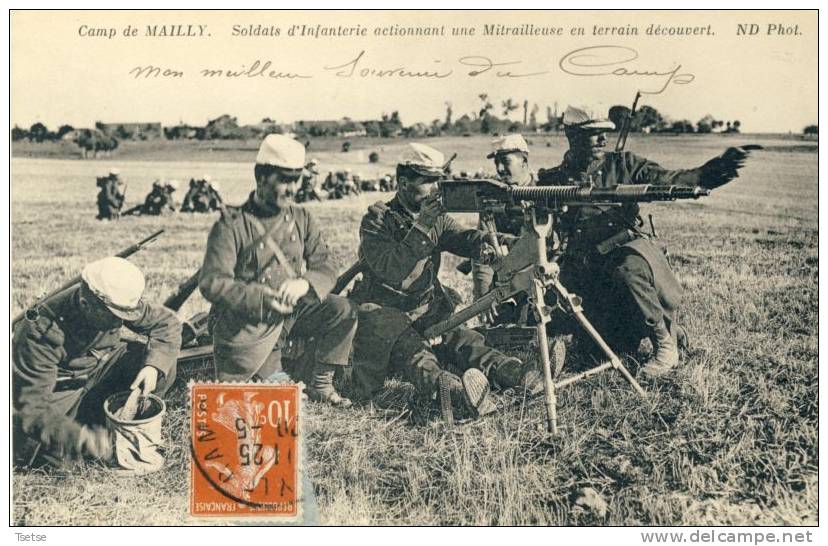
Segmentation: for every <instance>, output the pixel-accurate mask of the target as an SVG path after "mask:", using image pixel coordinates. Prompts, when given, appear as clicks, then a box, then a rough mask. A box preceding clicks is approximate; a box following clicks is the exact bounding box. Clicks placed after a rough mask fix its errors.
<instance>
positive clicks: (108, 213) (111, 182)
mask: <svg viewBox="0 0 828 546" xmlns="http://www.w3.org/2000/svg"><path fill="white" fill-rule="evenodd" d="M98 187H99V188H100V191H99V192H98V198H97V199H98V220H110V219H111V220H115V219H118V218H119V217H120V216H121V209H122V208H123V206H124V199H125V195H124V192H123V188H122V187H121V185H120V184H119V180H118V178H117V177H112V176H107V177H103V178H99V179H98Z"/></svg>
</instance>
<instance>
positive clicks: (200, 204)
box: [181, 174, 221, 212]
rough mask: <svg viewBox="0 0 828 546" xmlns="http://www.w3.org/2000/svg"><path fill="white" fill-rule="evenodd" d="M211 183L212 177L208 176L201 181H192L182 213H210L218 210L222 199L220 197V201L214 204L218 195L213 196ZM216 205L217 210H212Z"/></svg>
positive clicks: (185, 197) (182, 206)
mask: <svg viewBox="0 0 828 546" xmlns="http://www.w3.org/2000/svg"><path fill="white" fill-rule="evenodd" d="M210 181H211V178H210V175H207V174H205V175H204V176H203V177H202V178H201V179H199V180H195V179H190V189H189V190H188V191H187V195H185V196H184V202H183V203H182V204H181V212H209V211H211V210H217V209H218V204H217V203H218V202H220V201H221V198H220V197H219V198H218V201H217V202H214V199H215V197H216V196H217V195H218V194H216V195H213V192H212V190H211V186H210ZM214 204H215V206H216V208H215V209H214V208H212V207H213V205H214Z"/></svg>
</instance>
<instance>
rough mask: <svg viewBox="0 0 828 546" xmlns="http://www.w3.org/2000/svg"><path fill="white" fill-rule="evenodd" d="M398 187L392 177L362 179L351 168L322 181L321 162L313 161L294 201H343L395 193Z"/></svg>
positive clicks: (303, 173)
mask: <svg viewBox="0 0 828 546" xmlns="http://www.w3.org/2000/svg"><path fill="white" fill-rule="evenodd" d="M396 187H397V185H396V182H395V180H394V177H393V176H392V175H385V176H382V177H380V178H377V179H371V178H362V177H361V176H360V175H359V174H356V173H352V172H351V169H349V168H346V169H343V170H340V171H330V172H328V175H327V176H326V177H325V180H324V181H322V180H321V179H320V174H319V162H318V161H317V160H316V159H311V160H310V161H309V162H308V164H307V165H305V168H304V169H303V171H302V180H301V184H300V186H299V189H298V190H297V191H296V194H295V195H294V197H293V200H294V201H295V202H297V203H306V202H309V201H325V200H326V199H343V198H345V197H348V196H351V195H359V194H360V193H362V192H364V191H394V189H395V188H396Z"/></svg>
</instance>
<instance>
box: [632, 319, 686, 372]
mask: <svg viewBox="0 0 828 546" xmlns="http://www.w3.org/2000/svg"><path fill="white" fill-rule="evenodd" d="M650 339H651V340H652V342H653V356H652V358H651V359H650V360H649V361H647V362H646V363H645V364H644V365H643V366H642V367H641V373H643V374H644V375H646V376H649V377H661V376H663V375H664V374H666V373H667V372H669V371H670V370H671V369H673V368H674V367H675V366H676V365H677V364H678V361H679V354H678V346H677V344H676V336H675V331H674V332H672V333H671V332H670V330H669V329H668V328H667V324H665V322H664V320H663V319H662V320H661V321H660V322H659V323H658V324H656V326H655V327H654V328H653V331H652V334H651V335H650Z"/></svg>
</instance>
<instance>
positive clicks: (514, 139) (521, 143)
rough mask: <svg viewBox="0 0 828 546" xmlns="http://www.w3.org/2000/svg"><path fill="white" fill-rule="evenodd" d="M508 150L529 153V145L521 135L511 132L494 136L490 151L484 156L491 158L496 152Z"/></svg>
mask: <svg viewBox="0 0 828 546" xmlns="http://www.w3.org/2000/svg"><path fill="white" fill-rule="evenodd" d="M509 152H523V153H525V154H528V153H529V145H528V144H526V140H525V139H524V138H523V135H518V134H513V135H505V136H502V137H498V138H495V139H494V140H492V152H491V153H490V154H489V155H487V156H486V157H488V158H489V159H491V158H493V157H494V156H496V155H497V154H507V153H509Z"/></svg>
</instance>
